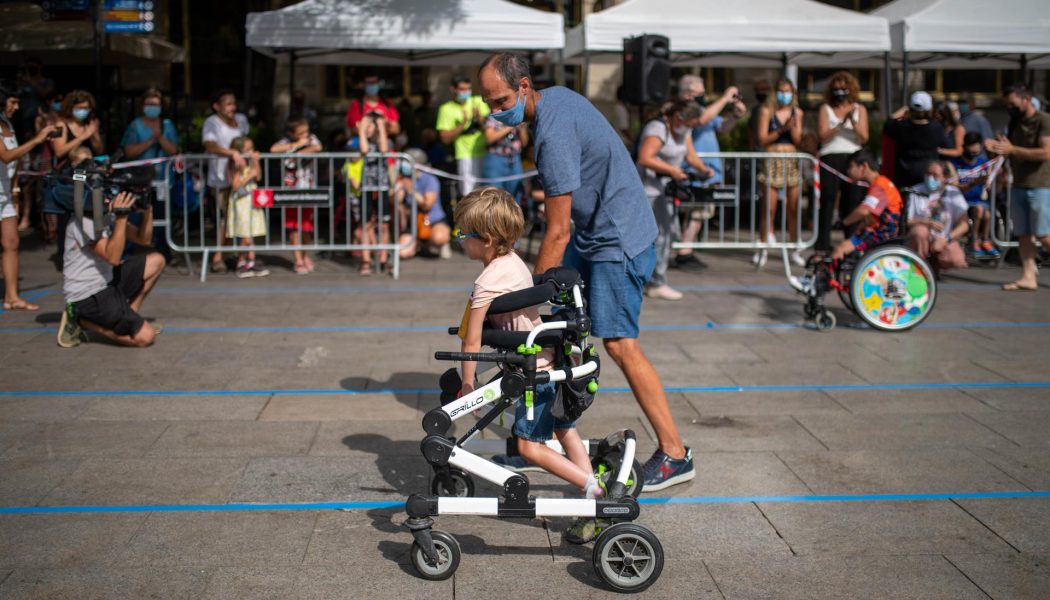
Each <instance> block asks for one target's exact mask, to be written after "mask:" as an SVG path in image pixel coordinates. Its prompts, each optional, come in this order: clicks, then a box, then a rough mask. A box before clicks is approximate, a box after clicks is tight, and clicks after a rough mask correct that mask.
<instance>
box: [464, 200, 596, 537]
mask: <svg viewBox="0 0 1050 600" xmlns="http://www.w3.org/2000/svg"><path fill="white" fill-rule="evenodd" d="M454 216H455V222H456V225H457V227H458V230H457V234H456V237H457V239H458V240H459V242H460V244H461V245H462V246H463V250H464V252H466V254H467V256H468V257H470V258H472V259H474V260H479V261H481V262H482V263H483V264H484V265H485V268H484V270H482V272H481V275H479V276H478V278H477V279H476V280H475V281H474V292H473V294H471V298H470V303H469V304H468V314H467V327H466V333H465V334H464V337H463V344H462V348H463V352H479V351H480V350H481V330H482V328H483V327H484V326H485V321H486V320H487V321H488V322H489V324H490V325H491V326H492V327H496V328H499V329H505V330H511V331H530V330H532V329H533V328H535V327H536V326H537V325H539V324H540V322H541V321H540V314H539V310H538V309H537V307H535V306H533V307H530V308H527V309H523V310H519V311H515V312H512V313H507V314H499V315H492V316H489V315H488V309H489V305H490V304H491V303H492V301H493V300H494V299H495V298H497V297H498V296H502V295H503V294H507V293H509V292H514V291H517V290H521V289H525V288H529V287H532V285H533V284H532V272H531V271H530V270H529V268H528V267H527V266H526V265H525V263H524V262H523V261H522V260H521V258H519V257H518V255H517V254H516V253H515V252H514V250H513V248H514V244H515V243H517V241H518V238H519V237H521V234H522V231H523V230H524V228H525V217H524V215H523V214H522V212H521V208H520V207H519V206H518V204H517V203H516V202H515V201H514V199H513V198H512V197H511V196H510V194H508V193H507V192H506V190H503V189H501V188H494V187H486V188H478V189H476V190H474V191H473V192H471V193H469V194H467V195H466V197H464V198H463V199H462V200H460V201H459V202H458V203H457V204H456V208H455V214H454ZM552 358H553V354H552V351H551V350H549V349H545V350H543V351H542V352H541V353H540V354H539V355H538V356H537V365H538V367H539V369H540V370H549V369H550V365H551V359H552ZM476 371H477V363H476V362H464V363H463V366H462V373H461V374H462V378H463V384H462V388H461V389H460V392H459V395H460V396H464V395H466V394H469V393H471V392H473V391H474V378H475V375H476ZM555 396H556V391H555V387H554V384H551V383H546V384H542V385H537V386H536V392H535V396H534V397H535V400H534V403H533V419H532V420H531V421H529V420H527V419H526V407H525V406H524V403H523V402H519V403H518V404H517V409H516V413H515V416H514V435H515V437H517V439H518V452H519V453H520V454H521V456H522V457H524V458H525V459H526V460H528V461H529V462H531V463H534V464H536V465H538V466H540V467H543V468H544V469H546V470H547V471H549V472H550V473H552V474H554V475H557V476H558V477H561V478H562V479H564V480H565V481H568V482H569V483H571V484H573V485H575V486H576V487H578V488H580V489H581V490H583V492H584V493H585V494H586V496H587V497H588V498H596V497H599V496H601V495H603V493H604V492H603V489H602V488H601V486H600V485H599V484H598V482H597V481H596V480H595V477H594V475H593V473H592V471H591V463H590V460H589V459H588V457H587V451H586V450H585V449H584V447H583V441H582V440H581V439H580V435H579V433H577V431H576V423H575V422H562V421H558V420H556V419H555V418H554V416H553V415H552V414H551V405H552V404H553V403H554V400H555ZM552 434H553V436H556V437H557V438H558V441H559V442H561V445H562V448H564V449H565V454H566V456H562V455H561V454H559V453H557V452H555V451H554V450H552V449H551V448H548V447H547V446H546V445H545V444H544V442H545V441H547V440H550V439H551V437H552ZM591 521H592V522H593V519H592V520H591Z"/></svg>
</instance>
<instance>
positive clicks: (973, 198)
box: [951, 152, 988, 204]
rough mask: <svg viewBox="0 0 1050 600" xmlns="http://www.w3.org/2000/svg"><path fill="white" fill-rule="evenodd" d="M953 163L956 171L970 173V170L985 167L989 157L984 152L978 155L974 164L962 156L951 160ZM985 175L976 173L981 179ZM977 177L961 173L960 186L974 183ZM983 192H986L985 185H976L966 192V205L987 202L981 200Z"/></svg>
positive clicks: (964, 195)
mask: <svg viewBox="0 0 1050 600" xmlns="http://www.w3.org/2000/svg"><path fill="white" fill-rule="evenodd" d="M951 161H952V166H954V167H955V170H956V171H970V170H973V169H976V168H977V167H979V166H981V165H983V164H984V163H986V162H988V156H987V155H986V154H985V153H984V152H981V153H980V154H978V155H977V159H976V160H974V162H973V163H972V164H971V163H967V162H966V161H965V160H964V159H963V157H961V156H953V157H952V158H951ZM985 174H986V172H981V173H976V175H977V177H980V176H981V175H985ZM977 177H974V176H972V175H963V174H962V173H960V174H959V184H960V185H962V184H965V183H970V182H971V181H973V180H974V179H976V178H977ZM982 192H984V186H983V185H975V186H973V187H972V188H970V189H968V190H966V192H965V193H963V198H966V203H967V204H974V203H975V202H986V201H985V200H981V193H982Z"/></svg>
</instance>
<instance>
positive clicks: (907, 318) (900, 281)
mask: <svg viewBox="0 0 1050 600" xmlns="http://www.w3.org/2000/svg"><path fill="white" fill-rule="evenodd" d="M791 285H792V287H794V288H795V289H796V290H797V291H798V292H799V293H801V294H803V295H804V296H805V297H806V304H805V306H804V309H803V310H804V312H805V315H806V318H807V319H809V320H812V321H813V324H814V326H815V327H816V329H817V330H818V331H830V330H831V329H834V327H835V324H836V318H835V313H833V312H831V311H830V310H829V309H828V308H827V306H826V305H825V304H824V296H826V295H827V294H828V293H829V292H831V291H832V290H834V291H835V292H836V293H837V294H838V297H839V300H841V301H842V304H843V305H844V306H845V307H846V308H848V309H850V310H851V311H853V312H854V313H855V314H856V315H857V316H858V317H860V319H861V320H862V321H863V322H865V323H867V324H868V325H870V326H871V327H872V328H874V329H877V330H879V331H905V330H908V329H911V328H912V327H915V326H916V325H918V324H919V323H922V322H923V321H924V320H925V319H926V317H927V316H929V314H930V312H931V311H932V310H933V305H934V303H935V302H936V301H937V279H936V277H935V275H934V272H933V268H932V267H930V264H929V263H928V262H926V260H925V259H923V258H922V257H921V256H919V255H918V254H916V253H915V252H914V251H913V250H911V249H910V248H908V247H906V246H904V243H903V238H894V239H892V240H886V241H884V242H881V243H879V244H876V245H875V246H873V247H871V248H867V249H865V250H864V251H863V252H853V253H851V254H849V255H848V256H846V257H845V258H843V259H842V261H841V262H840V263H839V266H838V268H837V269H833V268H832V261H831V259H829V258H824V257H813V258H811V259H810V260H809V262H808V263H807V264H806V273H805V275H803V276H802V277H801V278H799V279H795V278H792V281H791Z"/></svg>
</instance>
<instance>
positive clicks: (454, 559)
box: [412, 529, 461, 581]
mask: <svg viewBox="0 0 1050 600" xmlns="http://www.w3.org/2000/svg"><path fill="white" fill-rule="evenodd" d="M430 538H431V539H432V540H434V549H435V550H437V555H438V556H437V562H436V563H432V562H430V559H428V558H427V554H426V552H424V551H423V547H422V546H420V545H419V543H418V542H412V566H413V567H415V568H416V572H418V573H419V576H420V577H422V578H423V579H429V580H430V581H443V580H445V579H448V578H449V577H452V575H453V574H454V573H455V572H456V569H457V568H459V556H460V554H461V553H460V550H459V542H457V541H456V538H454V537H452V535H451V534H448V533H445V532H444V531H439V530H437V529H435V530H433V531H431V532H430Z"/></svg>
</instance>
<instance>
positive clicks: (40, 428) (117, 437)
mask: <svg viewBox="0 0 1050 600" xmlns="http://www.w3.org/2000/svg"><path fill="white" fill-rule="evenodd" d="M167 428H168V424H167V423H165V422H152V423H140V422H120V423H118V422H102V421H95V422H88V421H65V422H57V423H38V424H34V425H32V428H31V429H29V430H28V431H25V432H24V433H23V434H22V435H21V436H20V437H18V438H17V439H16V440H15V441H14V443H13V444H12V445H11V447H10V448H9V449H8V450H7V452H5V453H4V454H3V455H2V456H3V458H85V457H89V456H90V457H98V458H102V457H106V458H135V457H139V456H143V455H145V454H146V451H147V450H148V449H149V448H150V446H152V445H153V444H154V442H156V441H157V439H158V438H159V437H160V436H161V435H162V434H163V433H164V431H165V430H166V429H167Z"/></svg>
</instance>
